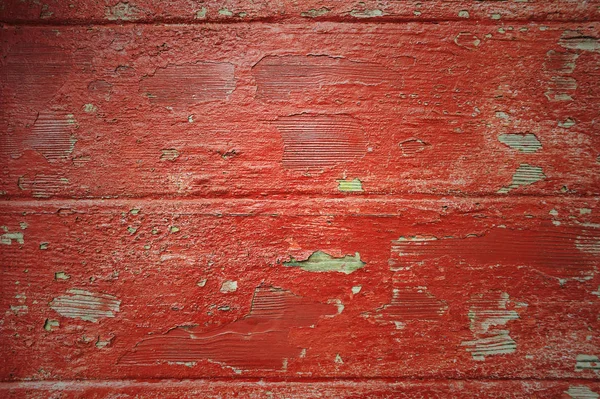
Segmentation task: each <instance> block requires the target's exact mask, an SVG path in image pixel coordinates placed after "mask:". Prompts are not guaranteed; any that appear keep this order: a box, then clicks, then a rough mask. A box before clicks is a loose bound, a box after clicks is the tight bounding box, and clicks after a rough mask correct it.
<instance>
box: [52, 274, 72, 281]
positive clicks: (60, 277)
mask: <svg viewBox="0 0 600 399" xmlns="http://www.w3.org/2000/svg"><path fill="white" fill-rule="evenodd" d="M70 278H71V276H69V275H68V274H67V273H65V272H56V273H54V279H55V280H68V279H70Z"/></svg>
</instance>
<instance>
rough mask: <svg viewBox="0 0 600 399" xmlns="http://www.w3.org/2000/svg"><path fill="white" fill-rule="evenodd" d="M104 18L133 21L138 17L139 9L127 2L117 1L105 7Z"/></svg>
mask: <svg viewBox="0 0 600 399" xmlns="http://www.w3.org/2000/svg"><path fill="white" fill-rule="evenodd" d="M105 16H106V19H108V20H109V21H135V20H136V19H139V17H140V10H139V9H138V8H137V7H136V6H134V5H130V4H129V3H128V2H121V1H120V2H118V3H117V4H115V5H114V6H112V7H106V9H105Z"/></svg>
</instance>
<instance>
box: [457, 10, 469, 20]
mask: <svg viewBox="0 0 600 399" xmlns="http://www.w3.org/2000/svg"><path fill="white" fill-rule="evenodd" d="M458 16H459V17H460V18H469V17H470V15H469V11H467V10H460V11H459V12H458Z"/></svg>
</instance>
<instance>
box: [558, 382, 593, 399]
mask: <svg viewBox="0 0 600 399" xmlns="http://www.w3.org/2000/svg"><path fill="white" fill-rule="evenodd" d="M564 393H566V394H567V395H569V396H570V397H571V398H572V399H598V397H599V395H598V394H597V393H596V392H594V391H592V390H591V389H590V388H588V387H586V386H585V385H572V386H570V387H569V389H568V390H567V391H565V392H564Z"/></svg>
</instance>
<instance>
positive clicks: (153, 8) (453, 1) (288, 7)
mask: <svg viewBox="0 0 600 399" xmlns="http://www.w3.org/2000/svg"><path fill="white" fill-rule="evenodd" d="M75 4H76V5H77V6H74V7H71V5H75ZM598 17H599V10H598V2H597V1H596V0H592V1H584V2H574V1H569V0H555V1H551V2H550V1H542V0H527V1H523V0H512V1H493V0H492V1H476V2H471V1H464V0H435V1H416V0H408V1H405V0H403V1H373V0H366V1H344V2H340V1H322V0H318V1H316V0H303V1H298V2H282V1H276V0H267V1H261V2H249V1H244V0H230V1H227V2H226V3H223V2H221V1H215V0H205V1H203V2H201V3H197V2H193V1H189V0H166V1H165V0H163V1H158V0H136V1H135V2H134V1H106V0H105V1H94V2H78V3H65V2H48V3H44V2H23V1H18V0H7V1H5V2H4V7H2V8H0V20H1V21H4V22H11V23H34V24H40V23H42V24H43V23H46V24H48V23H50V24H52V23H62V24H73V23H80V24H92V23H93V24H106V23H115V22H117V23H119V22H120V23H122V22H135V23H138V24H139V23H152V22H160V23H165V22H166V23H181V22H186V23H190V22H196V23H198V22H205V21H219V22H239V21H262V20H268V21H278V22H284V21H285V22H294V21H296V22H297V21H302V22H304V23H309V22H310V21H311V20H317V21H319V20H330V21H331V20H333V21H354V22H360V21H365V20H370V21H373V20H374V21H378V22H390V21H393V22H396V21H413V20H414V21H422V22H428V21H439V20H455V21H461V20H465V19H470V20H482V21H488V22H491V23H502V22H504V21H515V20H525V21H530V20H536V21H570V22H572V21H582V22H584V21H590V20H596V21H597V20H598Z"/></svg>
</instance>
